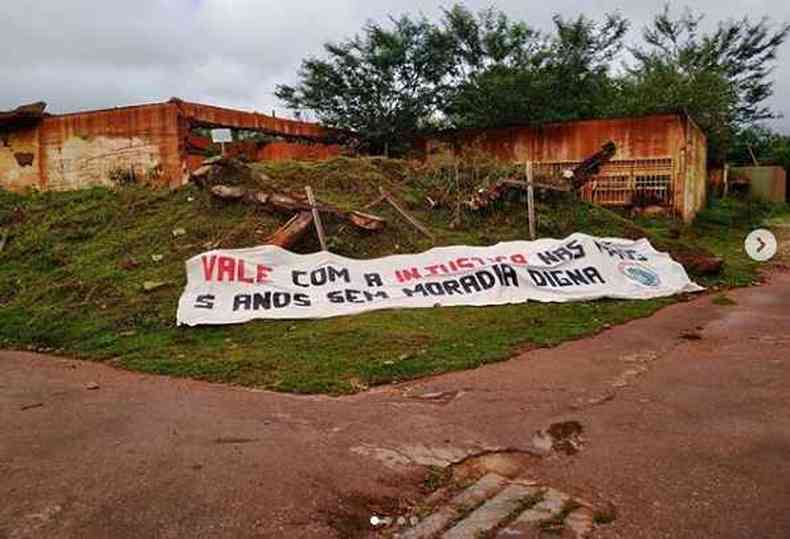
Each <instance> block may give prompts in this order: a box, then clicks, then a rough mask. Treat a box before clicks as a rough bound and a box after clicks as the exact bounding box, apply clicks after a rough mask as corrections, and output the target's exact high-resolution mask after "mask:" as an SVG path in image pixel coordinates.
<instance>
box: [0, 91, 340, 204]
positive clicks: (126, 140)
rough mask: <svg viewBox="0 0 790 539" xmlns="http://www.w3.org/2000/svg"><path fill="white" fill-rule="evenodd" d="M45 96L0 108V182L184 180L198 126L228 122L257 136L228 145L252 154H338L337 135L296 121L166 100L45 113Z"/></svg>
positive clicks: (202, 140) (52, 186)
mask: <svg viewBox="0 0 790 539" xmlns="http://www.w3.org/2000/svg"><path fill="white" fill-rule="evenodd" d="M44 107H45V104H44V103H36V104H33V105H27V106H23V107H19V108H17V109H15V110H12V111H9V112H0V187H3V188H5V189H10V190H16V191H21V190H24V189H27V188H34V189H40V190H67V189H78V188H81V187H87V186H91V185H109V184H112V183H114V182H116V181H117V180H119V179H123V178H126V179H131V180H134V181H141V182H147V183H150V184H153V185H157V186H178V185H181V184H183V183H184V182H185V181H186V179H187V177H188V173H189V171H191V170H194V169H196V168H197V167H199V166H200V164H201V163H202V161H203V159H204V158H205V156H206V150H207V149H208V146H209V144H210V140H209V139H207V138H206V137H205V135H201V134H200V129H201V128H220V127H224V128H232V129H234V130H241V131H244V132H245V133H252V134H259V135H261V138H262V139H263V140H261V139H259V140H249V141H243V142H238V143H233V144H231V145H230V147H229V148H228V152H229V153H232V154H234V155H239V154H242V155H245V156H246V157H248V158H250V159H252V160H281V159H300V158H305V159H320V158H327V157H330V156H333V155H338V154H340V153H341V151H342V150H343V148H342V147H341V146H340V145H338V144H336V143H335V142H337V140H339V139H340V138H342V134H341V133H339V132H337V131H334V130H331V129H326V128H324V127H321V126H320V125H318V124H314V123H307V122H299V121H294V120H287V119H281V118H275V117H273V116H267V115H264V114H258V113H252V112H244V111H239V110H232V109H227V108H221V107H214V106H208V105H200V104H197V103H189V102H186V101H182V100H180V99H171V100H170V101H167V102H164V103H153V104H147V105H138V106H129V107H118V108H113V109H106V110H94V111H88V112H76V113H72V114H57V115H50V114H46V113H45V112H44Z"/></svg>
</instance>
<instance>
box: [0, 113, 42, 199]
mask: <svg viewBox="0 0 790 539" xmlns="http://www.w3.org/2000/svg"><path fill="white" fill-rule="evenodd" d="M39 165H40V152H39V144H38V130H37V129H36V127H28V128H24V129H14V130H10V129H4V128H0V187H2V188H4V189H8V190H11V191H23V190H25V189H27V188H31V187H33V188H35V187H38V185H39V179H40V173H39Z"/></svg>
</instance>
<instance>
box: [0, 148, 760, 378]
mask: <svg viewBox="0 0 790 539" xmlns="http://www.w3.org/2000/svg"><path fill="white" fill-rule="evenodd" d="M258 167H259V168H260V170H262V171H263V172H264V173H265V174H266V175H267V177H268V179H267V180H262V181H263V183H266V184H268V185H266V186H267V187H279V188H294V187H296V188H299V189H301V188H302V187H303V186H304V185H307V184H309V185H311V186H312V187H313V188H314V189H315V191H316V193H317V195H318V196H319V197H320V198H321V199H323V200H326V201H329V202H333V203H335V204H337V205H339V206H342V207H347V208H349V209H351V208H360V207H362V206H364V205H366V204H368V203H370V202H371V201H372V200H374V199H375V198H376V196H377V195H378V187H379V185H383V186H385V187H386V188H387V189H389V190H391V191H393V192H395V193H397V195H398V196H399V197H400V198H401V199H402V200H403V201H404V202H405V204H406V206H407V207H408V208H409V210H410V211H412V212H413V213H414V214H415V215H417V216H418V217H419V218H420V219H421V220H422V221H423V222H425V223H426V224H428V226H430V228H431V229H432V230H434V231H435V232H436V234H437V236H438V241H437V245H449V244H469V245H485V244H491V243H495V242H497V241H502V240H510V239H523V238H524V237H525V235H526V234H525V231H526V228H527V224H526V218H525V214H526V212H525V206H524V203H523V201H521V200H520V199H518V197H517V198H516V199H515V200H511V201H506V202H503V203H501V204H499V205H498V206H497V208H495V209H494V210H492V211H490V212H487V213H485V214H472V213H471V212H467V211H462V212H460V214H459V213H458V211H457V208H456V206H457V200H458V197H459V192H460V193H461V194H463V193H465V192H468V191H469V190H470V189H472V188H474V186H476V185H479V183H480V181H481V177H479V176H475V177H473V178H472V179H471V180H470V179H466V180H463V181H464V182H466V184H464V185H461V183H462V182H461V179H457V178H458V177H457V176H455V175H454V174H448V171H447V170H443V169H441V168H437V169H427V168H415V167H412V166H410V165H409V164H407V163H406V162H402V161H396V160H384V159H346V158H341V159H335V160H332V161H328V162H324V163H319V164H309V163H279V164H270V165H266V166H261V165H258ZM495 172H496V171H493V172H492V171H491V170H489V171H488V174H489V176H488V178H489V179H491V177H492V176H491V174H494V173H495ZM501 173H504V171H501ZM460 178H466V176H463V175H461V176H460ZM483 179H484V178H483ZM426 196H431V198H432V199H434V200H437V201H439V202H440V203H441V206H440V207H439V208H437V209H434V210H430V209H428V205H427V204H426V202H425V197H426ZM369 211H370V212H372V213H376V214H377V215H380V216H382V217H385V218H386V219H387V220H388V227H387V229H386V230H385V231H384V232H382V233H363V232H360V231H356V230H354V229H352V228H351V227H342V226H339V225H338V223H333V222H331V221H330V222H329V223H328V232H329V236H330V246H331V249H332V250H333V251H335V252H337V253H339V254H343V255H346V256H351V257H360V258H365V257H375V256H381V255H385V254H391V253H396V252H416V251H421V250H424V249H428V248H430V247H431V242H430V241H429V240H427V239H426V238H424V237H422V236H421V235H420V234H419V232H417V231H416V230H414V229H413V228H412V227H411V226H409V225H408V224H405V223H404V222H403V221H402V220H401V219H399V218H398V216H397V214H396V213H394V212H393V211H392V210H391V209H389V208H388V207H386V206H378V207H376V208H372V209H370V210H369ZM716 211H718V212H719V213H717V214H713V215H712V216H711V217H709V220H708V221H705V220H703V221H701V224H700V227H697V228H689V229H686V230H684V231H683V237H682V238H680V239H678V238H675V239H670V238H671V237H673V236H676V235H677V231H676V230H674V229H672V227H671V226H670V225H669V224H668V223H667V222H664V221H652V222H644V223H640V224H639V225H637V224H635V223H633V222H632V221H629V220H627V219H624V218H622V217H619V216H617V215H615V214H613V213H612V212H609V211H607V210H603V209H601V208H596V207H592V206H589V205H587V204H584V203H580V202H578V201H575V200H573V199H570V198H566V199H563V200H555V201H552V202H551V203H541V204H540V206H539V212H538V214H539V225H540V226H539V230H540V234H541V235H542V236H555V237H562V236H565V235H567V234H570V233H571V232H575V231H584V232H589V233H592V234H600V235H611V236H627V237H636V236H643V235H648V236H650V237H651V239H653V240H654V241H655V242H656V243H657V244H658V246H659V247H660V248H669V247H676V246H682V245H684V242H685V245H692V246H693V245H696V244H704V245H707V246H708V247H710V248H711V249H713V250H714V251H716V252H719V253H722V254H726V255H727V257H728V258H727V260H728V265H727V268H728V269H727V272H726V273H725V275H723V276H722V277H721V278H719V279H717V281H720V282H721V283H724V284H742V283H745V282H750V281H751V280H752V278H753V275H754V269H755V267H754V265H753V264H751V263H748V262H746V261H745V259H744V257H743V256H742V255H740V251H739V248H740V242H741V241H742V240H741V237H742V236H741V235H740V231H741V230H742V229H743V230H746V226H747V225H746V223H742V222H741V221H740V220H739V221H738V222H737V223H734V222H733V223H730V224H729V225H728V226H722V225H721V224H719V223H717V222H716V218H720V219H721V218H723V217H722V215H725V216H730V217H732V216H735V215H736V214H738V211H739V209H738V208H736V207H733V208H725V209H723V210H722V209H718V210H716ZM459 216H460V219H458V217H459ZM734 218H735V217H733V219H734ZM286 219H287V218H286V217H285V216H274V215H270V214H267V213H265V212H262V211H260V210H256V209H253V208H250V207H247V206H244V205H241V204H237V203H226V202H222V201H218V200H216V199H213V198H212V197H211V196H210V195H208V194H207V193H206V192H205V191H202V190H200V189H199V188H197V187H195V186H188V187H185V188H182V189H179V190H176V191H153V190H149V189H146V188H143V187H138V186H128V187H122V188H118V189H117V190H109V189H103V188H96V189H90V190H83V191H76V192H66V193H39V194H30V195H26V196H20V195H14V194H10V193H7V192H3V191H0V227H2V229H3V230H5V231H7V233H8V236H9V238H8V242H7V245H6V247H5V249H4V250H3V251H2V253H0V347H3V348H33V349H39V350H45V351H57V352H59V353H63V354H68V355H73V356H78V357H82V358H87V359H93V360H98V361H109V362H111V363H112V364H114V365H119V366H122V367H126V368H129V369H134V370H140V371H145V372H153V373H163V374H170V375H177V376H190V377H195V378H201V379H207V380H213V381H222V382H230V383H237V384H244V385H252V386H258V387H265V388H270V389H276V390H282V391H296V392H329V393H344V392H352V391H355V390H358V389H361V388H364V387H367V386H370V385H374V384H381V383H387V382H391V381H395V380H404V379H409V378H413V377H418V376H424V375H427V374H434V373H440V372H445V371H448V370H454V369H464V368H470V367H475V366H478V365H481V364H483V363H486V362H491V361H496V360H501V359H503V358H506V357H508V356H509V355H510V354H512V352H513V351H514V350H515V349H517V348H518V347H520V346H522V345H525V344H537V345H553V344H557V343H559V342H562V341H564V340H567V339H571V338H576V337H579V336H582V335H585V334H589V333H592V332H595V331H597V330H600V329H601V328H602V327H603V326H604V325H605V324H614V323H619V322H622V321H625V320H628V319H631V318H634V317H639V316H645V315H648V314H650V313H652V312H654V311H655V310H656V309H658V308H659V307H661V306H662V305H666V304H667V303H669V302H671V301H672V300H658V301H632V302H623V301H598V302H591V303H578V304H570V305H553V304H546V305H542V304H533V303H530V304H529V305H513V306H503V307H490V308H473V307H466V308H444V309H429V310H403V311H382V312H375V313H369V314H364V315H360V316H354V317H342V318H335V319H329V320H321V321H298V322H297V321H279V322H276V321H257V322H252V323H248V324H244V325H239V326H227V327H198V328H177V327H175V311H176V304H177V300H178V297H179V295H180V293H181V291H182V288H183V286H184V284H185V275H184V260H186V259H187V258H189V257H191V256H193V255H195V254H197V253H200V252H202V251H205V250H207V249H211V248H216V247H222V248H234V247H249V246H254V245H257V244H260V243H261V241H262V240H263V239H264V238H266V237H267V236H268V235H269V234H271V233H272V232H273V231H274V230H275V229H276V228H277V227H278V226H280V225H281V224H282V223H283V222H284V221H285V220H286ZM706 227H707V228H706ZM178 229H183V232H184V233H183V234H179V232H182V231H180V230H178ZM174 231H176V233H175V234H174ZM714 232H715V233H714ZM1 236H2V234H0V237H1ZM736 236H737V238H736V240H737V241H733V240H732V238H734V237H736ZM735 244H737V246H738V247H737V248H736V247H734V245H735ZM316 249H317V244H316V242H315V240H314V239H312V237H311V238H309V239H307V240H306V241H305V242H304V243H303V244H301V245H299V247H298V248H296V249H295V250H296V251H301V252H310V251H313V250H316ZM146 282H156V283H163V286H161V287H159V288H156V289H155V290H152V291H146V290H145V283H146ZM710 283H711V281H710V280H709V281H708V284H710Z"/></svg>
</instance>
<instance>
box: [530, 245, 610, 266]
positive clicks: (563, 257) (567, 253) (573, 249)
mask: <svg viewBox="0 0 790 539" xmlns="http://www.w3.org/2000/svg"><path fill="white" fill-rule="evenodd" d="M599 247H600V245H599ZM537 255H538V258H540V260H541V261H542V262H543V263H544V264H545V265H547V266H556V265H557V264H560V263H561V262H568V261H570V260H578V259H580V258H584V256H585V255H584V247H583V246H582V244H581V243H579V242H578V240H571V241H569V242H568V243H567V244H565V245H563V246H561V247H558V248H557V249H554V250H552V251H543V252H542V253H537Z"/></svg>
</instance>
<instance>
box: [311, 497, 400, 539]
mask: <svg viewBox="0 0 790 539" xmlns="http://www.w3.org/2000/svg"><path fill="white" fill-rule="evenodd" d="M408 511H409V503H408V502H407V501H406V500H402V499H398V498H392V497H382V498H373V497H370V496H365V495H364V494H361V493H358V492H355V493H351V494H349V495H345V496H342V497H341V498H339V499H338V500H337V501H336V504H335V506H334V507H332V508H329V509H324V510H322V511H320V514H321V515H322V517H323V519H324V520H325V522H326V523H327V525H328V526H329V527H330V528H332V529H333V530H335V532H337V536H338V537H343V538H349V539H357V538H363V537H370V534H371V532H372V531H373V530H375V529H376V526H374V525H373V524H371V520H370V519H371V517H376V518H379V519H386V518H392V517H391V515H400V514H403V513H407V512H408Z"/></svg>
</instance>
